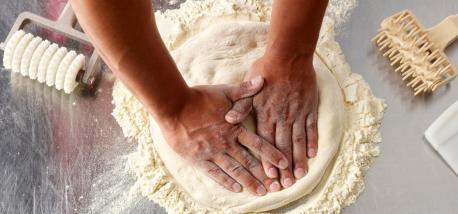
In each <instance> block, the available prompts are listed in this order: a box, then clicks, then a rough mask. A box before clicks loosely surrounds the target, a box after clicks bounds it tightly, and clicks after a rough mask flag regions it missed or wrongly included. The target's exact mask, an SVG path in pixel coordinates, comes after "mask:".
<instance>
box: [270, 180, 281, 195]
mask: <svg viewBox="0 0 458 214" xmlns="http://www.w3.org/2000/svg"><path fill="white" fill-rule="evenodd" d="M269 189H270V191H271V192H277V191H280V189H281V186H280V183H278V181H274V182H272V183H271V184H270V186H269Z"/></svg>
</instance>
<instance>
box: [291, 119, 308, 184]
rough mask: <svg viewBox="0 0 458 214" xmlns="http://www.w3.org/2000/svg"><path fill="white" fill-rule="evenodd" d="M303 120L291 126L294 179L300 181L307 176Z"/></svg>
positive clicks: (305, 139) (305, 138)
mask: <svg viewBox="0 0 458 214" xmlns="http://www.w3.org/2000/svg"><path fill="white" fill-rule="evenodd" d="M304 125H305V118H302V119H300V120H298V121H296V122H295V123H294V124H293V161H294V171H293V172H294V177H296V179H300V178H302V177H304V176H305V175H306V174H307V170H308V166H307V142H306V141H307V136H306V133H305V129H304Z"/></svg>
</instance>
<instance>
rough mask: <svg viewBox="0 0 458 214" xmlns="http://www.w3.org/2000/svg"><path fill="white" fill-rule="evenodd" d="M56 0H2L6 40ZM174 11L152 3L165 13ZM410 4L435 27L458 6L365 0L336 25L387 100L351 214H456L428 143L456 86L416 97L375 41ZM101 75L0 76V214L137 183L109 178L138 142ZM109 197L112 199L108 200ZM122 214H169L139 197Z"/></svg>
mask: <svg viewBox="0 0 458 214" xmlns="http://www.w3.org/2000/svg"><path fill="white" fill-rule="evenodd" d="M44 2H47V3H44ZM49 2H52V1H44V0H43V1H42V0H39V1H26V0H0V40H3V39H4V38H5V37H6V34H7V32H8V31H9V28H10V26H11V25H12V23H13V22H14V20H15V18H16V16H17V14H18V13H19V12H21V11H24V10H29V11H33V12H35V13H38V14H41V15H44V16H46V15H47V14H46V13H45V12H44V11H45V10H44V8H46V7H48V5H49V4H50V3H49ZM54 2H56V3H59V2H60V1H54ZM56 3H54V4H56ZM176 6H177V5H176V4H175V5H172V6H170V5H169V4H168V2H167V1H157V2H156V4H155V7H156V8H157V9H161V10H163V9H164V8H170V7H176ZM406 8H409V9H411V10H413V12H414V13H415V14H416V16H417V17H418V18H419V19H420V20H421V22H422V23H423V24H424V25H425V26H428V27H430V26H432V25H434V24H436V23H438V22H439V21H440V20H442V19H443V18H445V17H446V16H447V15H450V14H456V13H458V1H457V0H436V1H431V0H403V1H397V0H360V1H359V5H358V7H357V8H355V9H354V10H353V11H352V15H351V17H350V19H349V20H348V22H346V23H345V24H343V25H342V27H341V29H338V32H339V35H338V41H339V42H340V44H341V46H342V48H343V50H344V53H345V55H346V57H347V59H348V62H349V63H350V65H351V66H352V68H353V71H354V72H356V73H359V74H361V75H363V76H364V78H365V79H366V80H367V81H368V82H369V84H370V85H371V86H372V89H373V92H374V93H375V94H376V95H377V96H379V97H382V98H385V99H386V101H387V104H388V109H387V112H386V116H385V119H384V121H383V125H382V134H383V143H382V144H380V147H381V156H380V157H379V158H378V159H377V160H376V161H375V163H374V165H373V167H372V168H371V169H370V170H369V173H368V175H367V177H366V190H365V191H364V192H363V193H362V195H361V196H360V198H359V199H358V200H357V203H355V204H354V205H352V206H350V207H349V208H347V209H345V210H344V213H457V212H458V179H457V177H456V176H455V175H454V174H453V173H452V171H451V170H450V169H449V168H448V167H447V166H446V165H445V164H444V163H443V161H442V160H441V158H440V157H439V156H438V155H437V154H436V153H435V152H434V150H433V149H432V148H431V147H430V146H429V145H428V144H426V143H425V140H424V139H423V132H424V131H425V129H426V128H427V127H428V126H429V125H430V124H431V123H432V121H434V119H435V118H437V117H438V116H439V115H440V113H441V112H443V111H444V110H445V109H446V108H447V107H448V106H450V105H451V104H452V103H454V102H455V101H456V100H457V98H458V90H457V89H455V88H456V87H457V85H458V83H457V82H456V81H455V82H452V83H451V84H450V86H448V87H446V88H442V89H440V90H439V91H437V92H436V93H435V94H433V95H432V96H426V97H425V96H419V97H413V95H412V93H411V91H410V89H408V88H407V87H405V86H404V85H405V84H404V83H403V82H402V81H401V80H400V78H399V76H398V75H397V74H395V73H393V69H392V68H391V67H389V64H388V63H387V61H386V60H385V59H384V58H383V57H381V56H380V54H379V52H378V51H377V50H376V49H375V47H374V46H373V44H371V42H370V39H371V38H372V37H373V36H374V35H375V34H376V29H377V28H378V26H379V24H380V22H381V20H382V19H383V18H385V17H387V16H389V15H392V14H394V13H396V12H398V11H400V10H402V9H406ZM51 16H52V15H51ZM41 33H44V34H46V33H47V32H41ZM2 55H3V52H0V57H2ZM448 55H449V56H450V57H451V58H452V61H453V62H454V63H455V64H456V63H457V62H458V45H453V46H452V47H451V48H449V51H448ZM0 67H3V66H2V65H1V63H0ZM104 74H105V75H104V77H103V78H102V80H101V82H100V84H99V87H98V90H97V91H96V92H87V91H83V90H80V91H77V92H76V93H74V94H72V95H70V96H68V95H64V94H62V93H60V92H58V91H57V90H55V89H51V88H48V87H46V86H44V85H42V84H39V83H37V82H35V81H31V80H28V79H27V78H21V77H16V78H14V77H13V78H12V77H11V76H10V72H9V71H5V70H3V69H1V70H0V169H1V170H0V179H1V180H0V213H105V212H106V210H105V211H104V210H102V209H100V208H101V207H102V208H103V207H105V208H107V207H112V204H110V202H113V201H117V200H122V197H121V196H119V195H120V192H119V191H112V190H128V187H130V185H131V184H132V182H133V177H132V176H127V175H126V176H123V177H118V176H110V175H111V174H109V173H108V174H107V171H108V172H109V171H113V170H116V169H117V167H119V166H118V165H119V163H118V162H116V161H113V160H118V159H120V158H119V157H122V156H123V155H126V154H128V153H130V152H132V151H134V150H135V142H130V143H129V140H128V139H125V138H124V137H123V135H122V132H121V129H120V128H119V127H118V125H117V124H116V122H115V121H114V119H113V117H112V116H111V111H112V108H113V106H112V104H111V88H112V77H111V75H110V74H109V72H104ZM453 125H458V124H453ZM114 187H116V188H117V187H119V189H116V188H114ZM109 191H111V192H112V194H106V193H107V192H108V193H111V192H109ZM98 192H101V193H103V194H101V196H103V197H99V199H98V201H102V202H105V203H106V204H102V205H101V206H96V208H94V205H93V203H94V200H95V199H94V197H96V196H97V193H98ZM108 210H109V209H108ZM123 212H125V213H163V212H164V211H163V209H161V208H158V207H157V206H155V205H154V204H153V203H151V202H149V201H147V200H146V199H141V200H139V201H138V202H136V203H132V204H130V205H129V206H128V207H126V208H125V209H123Z"/></svg>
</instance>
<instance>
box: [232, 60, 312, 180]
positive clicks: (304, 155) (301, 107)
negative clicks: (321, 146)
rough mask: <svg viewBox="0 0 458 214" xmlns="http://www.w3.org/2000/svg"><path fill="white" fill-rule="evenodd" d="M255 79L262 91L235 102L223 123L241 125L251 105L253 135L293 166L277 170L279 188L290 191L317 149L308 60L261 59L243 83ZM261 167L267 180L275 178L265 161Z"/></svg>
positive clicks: (270, 167)
mask: <svg viewBox="0 0 458 214" xmlns="http://www.w3.org/2000/svg"><path fill="white" fill-rule="evenodd" d="M259 75H260V76H263V77H264V78H265V84H264V88H263V90H262V91H261V92H259V93H258V94H257V95H255V96H254V99H253V98H252V97H248V98H245V99H242V100H239V101H237V102H236V103H235V104H234V106H233V107H232V109H231V110H230V111H229V112H228V113H227V115H226V120H227V121H228V122H230V123H232V124H237V123H239V122H241V121H242V120H243V118H245V117H246V115H247V114H249V112H250V111H251V106H252V105H253V107H254V111H255V113H256V116H257V134H258V135H259V136H261V137H263V138H264V139H265V140H267V141H269V142H271V143H273V144H274V145H275V146H276V147H277V148H278V149H279V150H280V151H281V152H282V153H283V154H284V155H286V157H287V158H288V161H289V163H293V164H289V166H288V168H286V169H280V170H279V171H280V181H281V184H282V186H283V187H285V188H286V187H290V186H291V185H292V184H293V183H294V182H295V180H296V179H299V178H302V177H304V176H305V175H306V174H307V170H308V166H307V159H308V158H313V157H315V155H316V152H317V147H318V144H317V140H318V132H317V109H318V91H317V87H316V77H315V70H314V68H313V63H312V57H311V56H310V57H293V58H279V57H270V56H264V57H262V58H260V59H258V61H256V62H255V63H254V64H253V66H252V68H251V70H250V71H249V72H248V73H247V74H246V77H245V79H250V78H252V77H254V76H259ZM262 165H263V167H264V170H265V173H266V174H267V175H268V176H269V177H270V178H277V177H278V170H277V168H276V167H275V166H274V165H272V164H271V163H270V162H269V161H268V160H266V159H264V158H262ZM293 169H294V170H293ZM293 171H294V173H293ZM293 174H294V177H295V178H296V179H294V177H293Z"/></svg>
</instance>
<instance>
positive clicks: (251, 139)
mask: <svg viewBox="0 0 458 214" xmlns="http://www.w3.org/2000/svg"><path fill="white" fill-rule="evenodd" d="M241 129H242V131H241V132H240V134H239V136H238V140H239V142H240V143H241V144H242V145H244V146H246V147H248V148H249V149H251V150H252V151H253V152H254V153H256V154H258V155H259V156H261V158H263V159H265V160H267V161H269V162H270V163H272V164H273V165H275V166H277V167H278V168H281V169H284V168H286V167H288V163H289V162H288V160H287V158H286V157H285V155H283V154H282V153H281V152H280V151H279V150H278V149H277V148H275V146H273V145H272V144H270V143H269V142H267V141H265V140H264V139H263V138H261V137H259V136H257V135H255V134H254V133H252V132H249V131H248V130H246V129H245V128H241Z"/></svg>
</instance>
